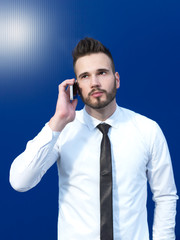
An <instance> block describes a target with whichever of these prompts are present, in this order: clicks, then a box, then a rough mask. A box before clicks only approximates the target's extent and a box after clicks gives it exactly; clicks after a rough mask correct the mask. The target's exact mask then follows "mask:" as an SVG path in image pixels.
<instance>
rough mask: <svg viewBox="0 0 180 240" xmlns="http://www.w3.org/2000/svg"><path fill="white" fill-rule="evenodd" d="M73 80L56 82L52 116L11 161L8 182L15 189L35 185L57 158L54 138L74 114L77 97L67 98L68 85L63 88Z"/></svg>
mask: <svg viewBox="0 0 180 240" xmlns="http://www.w3.org/2000/svg"><path fill="white" fill-rule="evenodd" d="M73 83H74V79H70V80H66V81H64V82H62V83H61V84H60V85H59V95H58V100H57V106H56V111H55V114H54V116H53V117H52V118H51V120H50V122H49V124H46V126H45V127H44V128H43V129H42V131H41V132H40V133H39V134H38V135H37V136H36V137H35V138H34V139H33V140H32V141H29V142H28V144H27V147H26V149H25V151H24V152H23V153H22V154H20V155H19V156H18V157H17V158H16V159H15V160H14V162H13V163H12V165H11V169H10V183H11V185H12V187H13V188H14V189H15V190H17V191H21V192H23V191H27V190H29V189H31V188H32V187H34V186H36V185H37V184H38V183H39V181H40V180H41V178H42V177H43V175H44V174H45V173H46V171H47V170H48V169H49V168H50V167H51V166H52V165H53V164H54V162H55V161H56V160H57V159H58V158H59V151H58V148H57V145H56V142H57V139H58V137H59V134H60V132H61V131H62V130H63V128H64V127H65V126H66V125H67V124H68V123H69V122H71V121H73V120H74V118H75V108H76V105H77V99H76V100H73V101H72V102H70V100H69V88H68V89H67V90H66V87H67V86H68V85H72V84H73Z"/></svg>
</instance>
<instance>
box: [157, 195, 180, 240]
mask: <svg viewBox="0 0 180 240" xmlns="http://www.w3.org/2000/svg"><path fill="white" fill-rule="evenodd" d="M176 200H177V196H174V199H173V196H170V197H167V196H165V197H162V199H161V200H158V201H157V202H156V205H155V212H154V224H153V240H175V216H176Z"/></svg>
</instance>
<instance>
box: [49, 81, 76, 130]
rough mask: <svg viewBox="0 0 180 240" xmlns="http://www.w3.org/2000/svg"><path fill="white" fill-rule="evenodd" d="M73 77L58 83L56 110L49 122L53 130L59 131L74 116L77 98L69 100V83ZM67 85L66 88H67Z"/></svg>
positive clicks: (71, 82) (71, 83)
mask: <svg viewBox="0 0 180 240" xmlns="http://www.w3.org/2000/svg"><path fill="white" fill-rule="evenodd" d="M74 82H75V79H74V78H73V79H68V80H65V81H64V82H62V83H61V84H60V85H59V95H58V100H57V104H56V111H55V114H54V116H53V117H52V118H51V120H50V122H49V126H50V128H51V129H52V130H53V131H56V132H60V131H62V129H63V128H64V127H65V126H66V124H68V123H69V122H72V121H73V120H74V118H75V109H76V106H77V102H78V100H77V99H75V100H73V101H72V102H71V101H70V91H69V85H73V84H74ZM67 87H68V88H67Z"/></svg>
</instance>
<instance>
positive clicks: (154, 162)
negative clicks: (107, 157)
mask: <svg viewBox="0 0 180 240" xmlns="http://www.w3.org/2000/svg"><path fill="white" fill-rule="evenodd" d="M150 151H151V152H150V156H151V157H150V160H149V163H148V165H147V175H148V180H149V183H150V187H151V191H152V193H153V200H154V201H155V211H154V223H153V240H161V239H163V240H175V231H174V229H175V215H176V200H177V199H178V196H177V195H176V186H175V182H174V176H173V170H172V164H171V158H170V154H169V150H168V146H167V143H166V140H165V137H164V135H163V133H162V131H161V129H160V128H159V126H158V125H155V129H154V131H153V139H152V143H151V150H150Z"/></svg>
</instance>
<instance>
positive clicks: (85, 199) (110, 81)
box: [10, 38, 178, 240]
mask: <svg viewBox="0 0 180 240" xmlns="http://www.w3.org/2000/svg"><path fill="white" fill-rule="evenodd" d="M73 61H74V71H75V74H76V78H77V80H76V81H77V84H78V90H79V95H80V96H81V98H82V100H83V102H84V104H85V107H84V109H83V110H81V111H75V109H76V105H77V99H76V100H73V101H70V98H69V95H70V93H69V88H68V89H67V86H69V85H73V84H74V82H75V79H68V80H65V81H64V82H62V83H61V84H60V85H59V96H58V100H57V105H56V111H55V114H54V116H53V117H52V118H51V120H50V121H49V123H47V124H46V125H45V127H44V128H43V129H42V130H41V132H40V133H39V134H38V136H36V138H35V139H34V140H33V141H30V142H29V143H28V144H27V147H26V150H25V151H24V152H23V153H22V154H21V155H20V156H18V157H17V158H16V159H15V161H14V162H13V164H12V166H11V171H10V182H11V185H12V186H13V188H15V189H16V190H17V191H27V190H29V189H30V188H32V187H34V186H35V185H36V184H37V183H38V182H39V181H40V180H41V178H42V176H43V175H44V174H45V172H46V171H47V170H48V169H49V168H50V167H51V166H52V165H53V164H54V163H55V162H57V166H58V172H59V218H58V239H59V240H84V239H85V240H99V239H101V240H112V239H114V240H120V239H121V240H148V239H149V232H148V224H147V209H146V200H147V180H148V181H149V183H150V187H151V190H152V193H153V199H154V201H155V203H156V206H155V211H154V225H153V239H154V240H160V239H164V240H165V239H166V240H174V239H175V234H174V226H175V214H176V200H177V198H178V197H177V195H176V187H175V183H174V177H173V171H172V165H171V160H170V155H169V151H168V147H167V143H166V140H165V138H164V136H163V133H162V131H161V130H160V128H159V126H158V125H157V124H156V122H154V121H152V120H150V119H148V118H146V117H144V116H142V115H140V114H137V113H135V112H132V111H130V110H127V109H124V108H121V107H119V106H118V105H117V104H116V98H115V97H116V90H117V89H118V88H119V86H120V78H119V74H118V73H117V72H115V68H114V62H113V59H112V56H111V53H110V52H109V50H108V49H107V48H106V47H104V46H103V45H102V44H101V43H100V42H99V41H97V40H94V39H90V38H85V39H83V40H81V41H80V42H79V43H78V45H77V46H76V48H75V49H74V52H73ZM99 124H103V126H105V124H108V127H107V128H108V129H109V131H108V133H106V134H105V133H103V135H102V132H101V129H100V127H99ZM101 126H102V125H101ZM106 126H107V125H106ZM104 144H106V145H105V147H104ZM110 145H111V146H110ZM109 146H110V147H109ZM104 151H106V153H105V154H104ZM109 153H111V154H109ZM103 154H104V155H103ZM109 155H110V156H109ZM102 156H103V157H102ZM107 158H108V161H107ZM102 159H103V160H102ZM103 161H107V162H108V163H107V164H109V166H110V170H109V168H107V167H106V166H105V163H104V162H103ZM101 164H102V165H103V164H104V167H105V169H104V170H102V166H101ZM109 166H108V167H109ZM107 169H108V170H107ZM106 187H107V189H106ZM103 204H104V205H103ZM111 210H112V211H111ZM106 212H107V213H106Z"/></svg>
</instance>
